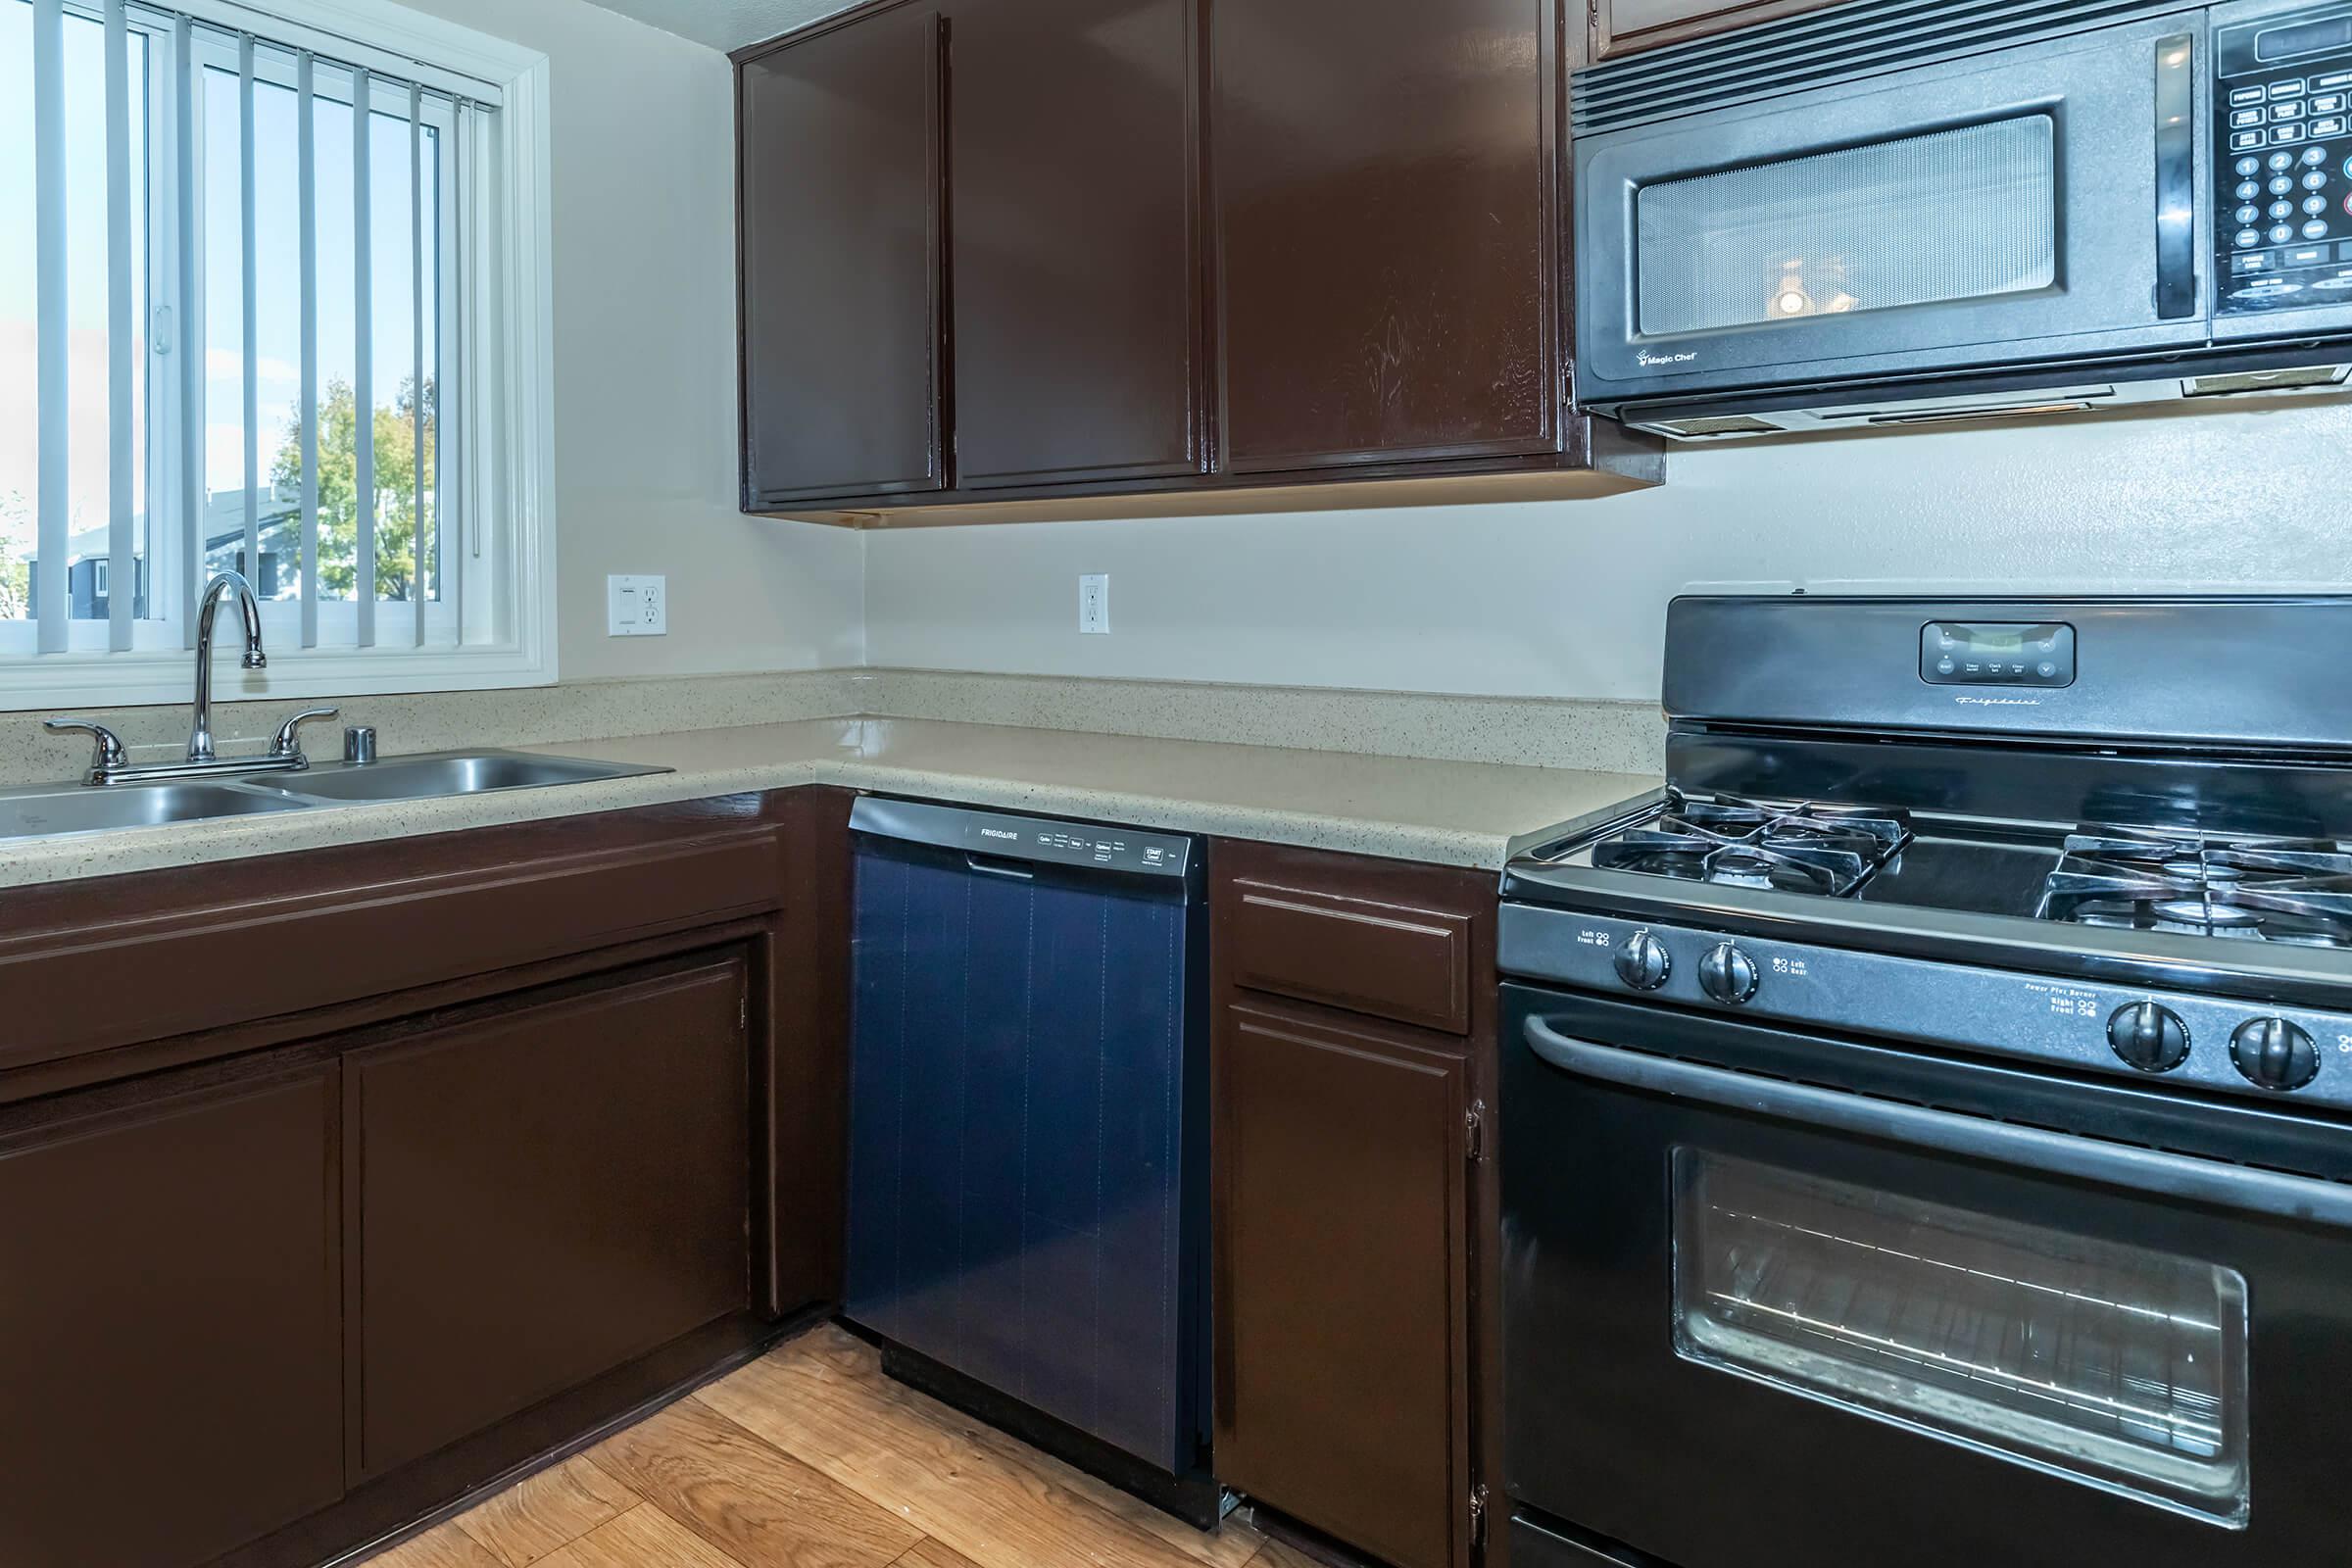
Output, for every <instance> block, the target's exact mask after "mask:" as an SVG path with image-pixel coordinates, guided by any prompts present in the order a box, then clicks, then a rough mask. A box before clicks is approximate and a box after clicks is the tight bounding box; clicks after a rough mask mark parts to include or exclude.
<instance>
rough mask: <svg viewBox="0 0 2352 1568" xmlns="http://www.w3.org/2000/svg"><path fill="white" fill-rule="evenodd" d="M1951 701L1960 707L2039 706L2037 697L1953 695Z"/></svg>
mask: <svg viewBox="0 0 2352 1568" xmlns="http://www.w3.org/2000/svg"><path fill="white" fill-rule="evenodd" d="M1952 701H1953V702H1955V703H1958V704H1959V705H1960V706H1961V707H1962V708H2039V707H2040V706H2041V699H2040V698H2038V697H1966V696H1962V697H1955V698H1953V699H1952Z"/></svg>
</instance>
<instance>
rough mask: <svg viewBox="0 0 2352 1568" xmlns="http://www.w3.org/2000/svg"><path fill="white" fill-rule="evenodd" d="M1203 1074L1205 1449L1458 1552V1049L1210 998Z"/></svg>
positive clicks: (1436, 1553) (1222, 1460)
mask: <svg viewBox="0 0 2352 1568" xmlns="http://www.w3.org/2000/svg"><path fill="white" fill-rule="evenodd" d="M1213 1052H1214V1055H1213V1057H1212V1063H1213V1064H1212V1067H1211V1076H1212V1078H1213V1080H1214V1083H1215V1088H1214V1090H1213V1091H1212V1094H1213V1105H1214V1109H1213V1111H1212V1115H1213V1117H1214V1131H1213V1134H1212V1137H1213V1139H1214V1142H1215V1145H1216V1162H1217V1176H1218V1187H1219V1192H1218V1198H1219V1202H1218V1219H1217V1223H1216V1245H1217V1247H1218V1250H1219V1256H1220V1266H1219V1270H1218V1278H1219V1282H1220V1285H1221V1286H1222V1289H1221V1290H1220V1291H1219V1295H1218V1307H1219V1313H1218V1321H1219V1334H1220V1336H1221V1344H1222V1346H1223V1351H1224V1353H1223V1354H1222V1355H1221V1356H1220V1358H1219V1363H1218V1372H1219V1386H1218V1389H1217V1395H1218V1400H1217V1404H1218V1409H1217V1470H1218V1474H1219V1477H1220V1479H1222V1480H1223V1481H1225V1482H1226V1483H1227V1484H1228V1485H1230V1486H1232V1487H1235V1488H1237V1489H1238V1490H1240V1491H1242V1492H1245V1493H1248V1494H1250V1495H1251V1496H1255V1497H1260V1498H1263V1499H1264V1500H1266V1501H1267V1502H1269V1503H1271V1504H1273V1505H1275V1506H1277V1507H1279V1508H1281V1509H1282V1510H1283V1511H1284V1512H1285V1513H1289V1514H1292V1515H1295V1516H1296V1517H1298V1518H1299V1519H1300V1520H1301V1521H1303V1522H1305V1523H1307V1524H1310V1525H1313V1526H1315V1527H1316V1528H1318V1529H1320V1530H1325V1531H1328V1532H1330V1533H1331V1534H1332V1535H1334V1536H1337V1537H1339V1538H1340V1539H1342V1540H1343V1541H1345V1542H1347V1543H1348V1544H1349V1545H1353V1546H1357V1547H1360V1548H1361V1549H1363V1550H1366V1551H1369V1552H1372V1553H1374V1554H1375V1555H1377V1556H1378V1557H1380V1558H1381V1559H1382V1560H1383V1561H1385V1562H1389V1563H1393V1564H1395V1565H1396V1568H1451V1565H1453V1564H1457V1563H1461V1562H1464V1561H1466V1560H1467V1557H1468V1552H1469V1546H1470V1543H1469V1527H1470V1518H1469V1513H1468V1510H1467V1507H1466V1506H1465V1505H1464V1502H1465V1498H1466V1495H1467V1493H1468V1490H1469V1475H1468V1460H1469V1420H1470V1365H1469V1323H1468V1316H1469V1288H1468V1287H1469V1274H1468V1266H1467V1250H1468V1243H1469V1203H1468V1195H1467V1192H1466V1185H1467V1181H1466V1178H1467V1169H1468V1157H1469V1156H1468V1150H1467V1147H1466V1142H1465V1135H1464V1129H1465V1126H1466V1122H1465V1116H1466V1113H1467V1105H1468V1100H1469V1094H1468V1088H1467V1083H1468V1076H1469V1065H1468V1062H1467V1061H1466V1060H1465V1059H1464V1057H1463V1055H1462V1054H1461V1052H1460V1051H1459V1050H1453V1051H1446V1050H1438V1049H1431V1048H1430V1047H1428V1046H1427V1045H1424V1044H1417V1043H1413V1042H1411V1041H1409V1040H1408V1039H1406V1038H1405V1037H1404V1036H1403V1035H1402V1034H1401V1032H1400V1031H1397V1030H1395V1029H1389V1028H1383V1027H1380V1026H1376V1025H1371V1024H1363V1023H1357V1022H1354V1021H1351V1020H1348V1019H1344V1018H1340V1017H1335V1016H1332V1015H1328V1014H1323V1013H1320V1012H1318V1011H1316V1010H1313V1009H1310V1008H1306V1007H1301V1006H1298V1005H1286V1004H1280V1003H1264V1004H1258V1003H1234V1004H1229V1005H1227V1006H1226V1007H1225V1008H1224V1010H1223V1012H1222V1013H1221V1015H1220V1016H1219V1017H1218V1020H1217V1035H1216V1041H1215V1044H1214V1047H1213Z"/></svg>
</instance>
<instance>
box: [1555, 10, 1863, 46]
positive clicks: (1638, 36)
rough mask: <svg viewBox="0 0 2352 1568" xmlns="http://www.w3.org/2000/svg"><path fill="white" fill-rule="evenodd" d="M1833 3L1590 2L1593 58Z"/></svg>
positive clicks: (1701, 34) (1727, 29)
mask: <svg viewBox="0 0 2352 1568" xmlns="http://www.w3.org/2000/svg"><path fill="white" fill-rule="evenodd" d="M1836 4H1838V0H1592V12H1591V16H1592V27H1593V41H1592V49H1593V59H1594V60H1609V59H1614V58H1615V57H1616V56H1618V55H1630V54H1633V53H1635V52H1637V51H1639V50H1642V49H1655V48H1657V47H1659V46H1660V45H1662V44H1669V43H1681V42H1682V41H1684V40H1685V39H1687V38H1699V37H1704V36H1706V35H1707V34H1709V33H1716V32H1730V31H1731V30H1732V29H1734V28H1736V27H1746V26H1753V25H1755V24H1757V23H1759V22H1772V21H1776V20H1778V19H1779V18H1782V17H1792V16H1794V15H1796V14H1797V13H1798V12H1800V11H1818V10H1820V9H1821V8H1822V7H1824V6H1828V5H1836Z"/></svg>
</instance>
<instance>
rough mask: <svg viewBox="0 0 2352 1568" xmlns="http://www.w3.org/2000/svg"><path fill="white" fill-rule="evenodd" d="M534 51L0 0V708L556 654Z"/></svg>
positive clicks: (237, 16)
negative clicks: (247, 621) (213, 674)
mask: <svg viewBox="0 0 2352 1568" xmlns="http://www.w3.org/2000/svg"><path fill="white" fill-rule="evenodd" d="M545 73H546V64H545V59H544V57H543V56H540V55H537V54H535V53H532V52H530V51H525V50H520V49H517V48H515V47H514V46H512V45H509V44H506V43H504V42H502V41H499V40H496V39H491V38H488V37H485V36H483V35H481V34H478V33H475V32H472V31H471V30H470V29H466V28H462V27H458V26H455V25H450V24H447V23H444V22H441V21H439V20H437V19H434V18H429V17H426V16H423V15H422V14H420V13H416V12H412V11H409V10H408V9H406V8H405V7H401V6H397V5H393V4H389V3H387V0H284V3H283V4H280V5H277V6H274V7H271V8H270V9H268V10H263V9H256V8H253V7H249V6H245V5H239V4H233V3H227V0H180V3H178V4H176V5H173V6H171V7H159V6H148V5H140V4H133V3H128V0H0V207H5V209H6V210H7V211H8V212H9V213H10V214H11V215H12V217H14V218H16V219H18V220H20V221H12V222H11V224H10V225H9V228H8V231H7V238H6V239H5V240H0V389H5V391H0V398H5V399H6V400H7V402H8V404H9V405H10V406H9V407H8V408H7V409H6V410H5V412H4V413H0V708H20V709H21V708H31V707H47V706H67V705H73V704H95V703H102V702H145V701H165V700H171V699H174V698H178V697H181V696H184V694H185V687H186V682H187V673H186V661H187V654H186V650H187V649H188V648H190V647H191V646H193V643H194V639H195V628H194V624H193V618H194V608H195V603H196V600H197V597H198V595H199V594H200V593H201V592H202V589H203V585H204V583H205V582H206V580H208V579H209V578H210V577H211V576H212V575H213V574H215V573H217V572H219V571H221V570H223V569H235V570H239V571H242V572H243V573H244V574H245V576H246V577H247V578H248V579H249V580H250V581H251V582H252V583H253V586H254V589H255V591H256V593H257V594H258V595H259V596H260V597H261V599H262V601H263V614H264V629H265V632H266V634H267V637H268V641H269V646H270V656H271V659H270V666H271V670H270V677H269V681H270V684H269V685H268V686H267V687H266V688H261V687H257V686H248V687H246V688H245V690H246V691H247V692H248V693H259V692H261V691H263V690H266V691H267V693H268V695H270V696H288V697H294V696H311V695H321V694H334V695H345V694H354V693H361V692H368V691H414V690H433V689H444V688H449V687H467V686H475V687H482V686H505V685H524V684H533V683H538V682H543V681H546V680H549V679H552V678H553V676H554V673H555V672H554V667H553V654H552V636H551V631H552V624H551V622H552V613H551V610H550V590H551V588H552V580H551V579H552V569H551V566H550V563H549V554H550V545H551V541H552V528H553V518H552V516H551V515H548V512H547V498H548V495H549V491H550V484H549V477H548V473H547V468H548V466H549V463H550V440H549V435H548V430H547V413H548V404H549V398H550V387H549V379H550V375H549V370H548V366H547V358H546V352H545V343H544V340H543V337H542V332H543V328H542V326H541V324H540V323H541V321H542V319H543V315H544V311H545V307H546V303H547V292H548V289H547V272H546V268H547V246H546V215H545V212H544V193H545V191H546V189H547V180H546V156H547V154H546V141H545V116H544V109H543V106H544V104H545V102H546V80H545Z"/></svg>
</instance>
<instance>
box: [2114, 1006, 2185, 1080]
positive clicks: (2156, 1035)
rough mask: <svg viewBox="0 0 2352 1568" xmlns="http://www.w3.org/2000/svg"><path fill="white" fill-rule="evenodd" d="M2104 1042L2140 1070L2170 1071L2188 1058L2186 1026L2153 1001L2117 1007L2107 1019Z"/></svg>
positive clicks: (2176, 1016)
mask: <svg viewBox="0 0 2352 1568" xmlns="http://www.w3.org/2000/svg"><path fill="white" fill-rule="evenodd" d="M2107 1043H2108V1044H2109V1045H2111V1046H2113V1047H2114V1048H2115V1054H2117V1055H2119V1056H2121V1057H2123V1058H2124V1060H2125V1061H2126V1062H2127V1063H2128V1064H2130V1065H2131V1066H2133V1067H2137V1068H2138V1069H2139V1070H2140V1071H2141V1072H2171V1071H2172V1070H2173V1069H2174V1068H2175V1067H2178V1066H2180V1064H2181V1063H2182V1062H2184V1061H2186V1060H2187V1059H2188V1026H2187V1025H2186V1024H2184V1023H2182V1022H2181V1021H2180V1014H2179V1013H2177V1012H2175V1011H2173V1010H2172V1009H2171V1008H2170V1007H2159V1006H2158V1005H2156V1004H2154V1003H2153V1002H2137V1003H2133V1004H2131V1005H2129V1006H2123V1007H2118V1008H2116V1009H2115V1016H2114V1017H2112V1018H2110V1019H2108V1020H2107Z"/></svg>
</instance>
